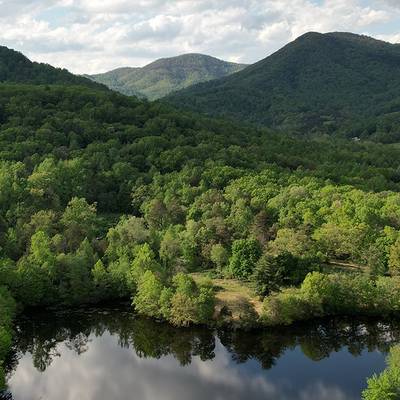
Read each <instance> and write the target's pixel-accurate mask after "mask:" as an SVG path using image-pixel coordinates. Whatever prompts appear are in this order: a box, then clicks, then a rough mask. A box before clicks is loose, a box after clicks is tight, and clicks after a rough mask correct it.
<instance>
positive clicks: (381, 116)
mask: <svg viewBox="0 0 400 400" xmlns="http://www.w3.org/2000/svg"><path fill="white" fill-rule="evenodd" d="M399 73H400V45H399V44H389V43H386V42H382V41H379V40H375V39H372V38H369V37H366V36H360V35H355V34H351V33H341V32H337V33H327V34H320V33H316V32H311V33H307V34H305V35H303V36H301V37H299V38H298V39H296V40H295V41H294V42H292V43H289V44H288V45H287V46H285V47H283V48H282V49H280V50H279V51H277V52H276V53H274V54H273V55H271V56H269V57H267V58H265V59H264V60H261V61H259V62H258V63H256V64H253V65H251V66H250V67H248V68H246V69H245V70H243V71H240V72H238V73H236V74H233V75H231V76H228V77H225V78H221V79H219V80H216V81H212V82H206V83H201V84H198V85H194V86H192V87H189V88H187V89H185V90H182V91H179V92H177V93H176V94H172V95H171V96H169V97H168V98H167V101H169V102H170V103H172V104H175V105H178V106H180V107H185V108H188V109H191V110H195V111H202V112H206V113H208V114H210V115H214V116H225V117H231V118H234V119H236V120H239V121H248V122H251V123H255V124H258V125H264V126H269V127H274V128H276V129H279V130H280V131H282V132H292V133H295V134H298V135H304V134H307V135H310V134H311V135H317V136H319V135H320V134H321V133H325V134H329V135H337V136H341V137H348V138H352V137H366V138H372V139H374V140H375V141H382V142H398V141H399V138H400V136H399V129H400V126H399V120H400V118H399V112H400V97H399V88H400V80H399V76H400V75H399Z"/></svg>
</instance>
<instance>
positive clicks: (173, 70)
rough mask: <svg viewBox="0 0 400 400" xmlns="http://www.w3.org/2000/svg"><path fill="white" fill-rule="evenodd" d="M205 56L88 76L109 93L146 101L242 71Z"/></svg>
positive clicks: (175, 59) (191, 56)
mask: <svg viewBox="0 0 400 400" xmlns="http://www.w3.org/2000/svg"><path fill="white" fill-rule="evenodd" d="M245 67H246V65H244V64H236V63H230V62H227V61H222V60H219V59H217V58H214V57H210V56H206V55H204V54H184V55H181V56H177V57H171V58H162V59H160V60H157V61H154V62H152V63H151V64H148V65H146V66H145V67H142V68H129V67H128V68H118V69H116V70H113V71H109V72H106V73H103V74H96V75H88V77H89V78H91V79H93V80H94V81H96V82H99V83H103V84H104V85H106V86H108V87H109V88H110V89H113V90H116V91H117V92H120V93H123V94H126V95H128V96H132V95H135V96H138V97H142V98H147V99H149V100H156V99H159V98H160V97H164V96H166V95H167V94H169V93H171V92H174V91H176V90H180V89H184V88H186V87H188V86H191V85H194V84H196V83H199V82H206V81H210V80H212V79H217V78H222V77H224V76H227V75H230V74H233V73H234V72H237V71H240V70H242V69H243V68H245Z"/></svg>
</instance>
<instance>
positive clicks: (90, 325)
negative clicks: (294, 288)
mask: <svg viewBox="0 0 400 400" xmlns="http://www.w3.org/2000/svg"><path fill="white" fill-rule="evenodd" d="M17 330H18V331H17V335H16V336H17V338H16V342H15V346H14V352H13V354H12V356H11V359H10V360H9V363H8V383H9V388H10V391H11V392H12V394H13V398H14V400H39V399H40V400H110V399H115V400H128V399H129V400H132V399H136V400H160V399H161V400H181V399H182V400H197V399H199V400H200V399H201V400H225V399H229V400H259V399H260V400H261V399H263V400H268V399H271V400H272V399H273V400H353V399H354V400H359V399H360V393H361V391H362V389H363V388H365V384H366V377H368V376H370V375H372V374H373V373H374V372H380V371H382V370H383V369H384V367H385V362H384V359H385V355H386V352H387V351H388V349H389V347H390V346H391V345H392V344H394V343H397V342H400V340H399V339H400V323H387V322H386V323H382V322H377V321H374V322H371V321H369V322H366V321H354V320H343V319H342V320H331V321H326V322H319V323H312V324H306V325H301V326H295V327H291V328H286V329H268V330H263V331H258V332H251V333H246V332H226V331H212V330H208V329H198V328H194V329H174V328H172V327H170V326H168V325H164V324H160V323H155V322H153V321H151V320H147V319H138V318H135V317H134V316H133V315H132V313H131V311H130V310H129V309H128V308H123V307H118V308H107V309H91V310H76V311H73V312H63V313H47V314H37V315H33V316H30V317H23V318H21V319H20V321H19V323H18V328H17Z"/></svg>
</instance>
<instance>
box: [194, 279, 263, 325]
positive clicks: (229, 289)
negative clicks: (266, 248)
mask: <svg viewBox="0 0 400 400" xmlns="http://www.w3.org/2000/svg"><path fill="white" fill-rule="evenodd" d="M191 276H192V277H193V279H194V280H195V281H196V282H198V283H200V282H201V281H202V280H205V279H210V278H209V275H208V274H207V273H206V272H204V273H193V274H191ZM211 281H212V283H213V285H214V287H215V289H216V293H215V297H216V301H217V304H216V318H218V320H221V321H223V322H224V323H231V324H234V325H238V326H250V325H254V324H255V323H256V322H257V320H258V318H259V316H260V314H261V309H262V302H261V301H260V299H259V297H258V296H257V295H256V293H255V291H254V289H253V288H252V286H251V284H249V283H246V282H242V281H239V280H237V279H221V278H212V279H211Z"/></svg>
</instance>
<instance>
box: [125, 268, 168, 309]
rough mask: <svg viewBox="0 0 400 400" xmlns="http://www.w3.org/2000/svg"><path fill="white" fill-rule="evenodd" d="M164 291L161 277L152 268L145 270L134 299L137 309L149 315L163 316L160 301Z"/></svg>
mask: <svg viewBox="0 0 400 400" xmlns="http://www.w3.org/2000/svg"><path fill="white" fill-rule="evenodd" d="M162 291H163V285H162V283H161V281H160V279H159V278H158V277H157V276H156V275H155V274H154V273H153V272H152V271H151V270H147V271H146V272H144V274H143V276H142V277H141V278H140V280H139V283H138V288H137V293H136V295H135V297H134V299H133V304H134V306H135V309H136V311H137V312H138V313H139V314H143V315H147V316H149V317H161V316H162V313H161V310H160V305H159V302H160V297H161V293H162ZM163 300H164V299H163Z"/></svg>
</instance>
